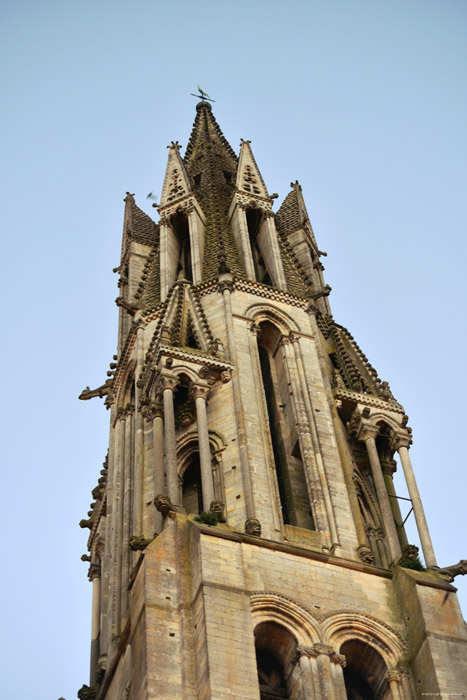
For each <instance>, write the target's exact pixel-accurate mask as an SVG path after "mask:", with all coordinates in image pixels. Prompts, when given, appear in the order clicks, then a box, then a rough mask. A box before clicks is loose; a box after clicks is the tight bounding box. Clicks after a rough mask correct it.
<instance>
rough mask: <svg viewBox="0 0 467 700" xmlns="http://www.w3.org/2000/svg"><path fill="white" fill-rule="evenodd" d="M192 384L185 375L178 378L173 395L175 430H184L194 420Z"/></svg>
mask: <svg viewBox="0 0 467 700" xmlns="http://www.w3.org/2000/svg"><path fill="white" fill-rule="evenodd" d="M191 386H192V382H191V380H190V379H189V377H187V376H186V375H185V374H181V375H180V377H179V384H178V385H177V387H176V389H175V393H174V414H175V424H176V427H177V429H180V428H186V427H187V426H189V425H191V423H193V422H194V420H195V402H194V400H193V397H192V395H191Z"/></svg>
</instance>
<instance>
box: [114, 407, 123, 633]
mask: <svg viewBox="0 0 467 700" xmlns="http://www.w3.org/2000/svg"><path fill="white" fill-rule="evenodd" d="M125 418H126V414H125V411H124V409H119V411H118V414H117V420H116V422H115V468H114V488H113V502H112V521H113V522H112V528H111V531H112V539H111V547H112V551H111V556H112V577H111V586H110V595H111V606H112V638H114V636H115V635H118V634H120V628H121V617H122V599H121V596H122V535H123V469H124V461H125Z"/></svg>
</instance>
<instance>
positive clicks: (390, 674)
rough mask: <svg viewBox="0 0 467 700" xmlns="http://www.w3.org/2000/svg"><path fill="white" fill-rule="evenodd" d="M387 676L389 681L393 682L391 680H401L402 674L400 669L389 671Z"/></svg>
mask: <svg viewBox="0 0 467 700" xmlns="http://www.w3.org/2000/svg"><path fill="white" fill-rule="evenodd" d="M387 678H388V681H389V682H391V681H397V682H399V681H400V680H401V674H400V673H399V671H388V672H387Z"/></svg>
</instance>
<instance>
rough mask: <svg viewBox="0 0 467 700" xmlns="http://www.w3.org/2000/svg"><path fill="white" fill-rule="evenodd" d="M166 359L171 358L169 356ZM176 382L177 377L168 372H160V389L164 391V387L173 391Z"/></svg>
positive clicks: (177, 380) (176, 384)
mask: <svg viewBox="0 0 467 700" xmlns="http://www.w3.org/2000/svg"><path fill="white" fill-rule="evenodd" d="M167 359H168V360H171V359H172V358H170V357H169V358H167ZM166 364H167V363H166ZM178 382H179V379H178V377H173V376H172V375H170V374H161V378H160V383H161V388H162V391H165V389H171V390H172V391H175V389H176V387H177V386H178Z"/></svg>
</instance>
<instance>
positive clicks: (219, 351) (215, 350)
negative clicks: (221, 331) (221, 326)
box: [208, 338, 224, 356]
mask: <svg viewBox="0 0 467 700" xmlns="http://www.w3.org/2000/svg"><path fill="white" fill-rule="evenodd" d="M208 354H209V355H218V356H219V355H222V356H223V354H224V346H223V344H222V342H221V341H220V340H219V338H214V340H213V341H212V342H211V343H210V345H209V348H208Z"/></svg>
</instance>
